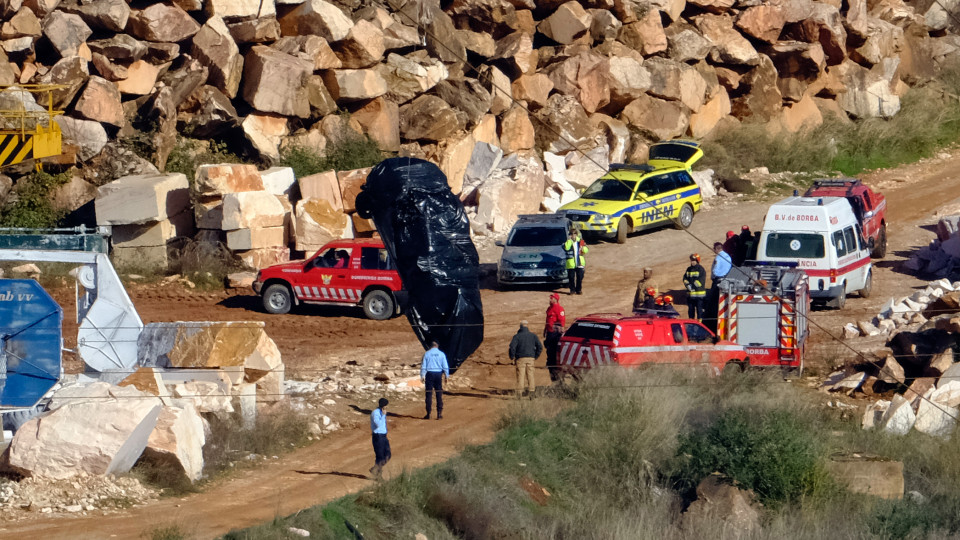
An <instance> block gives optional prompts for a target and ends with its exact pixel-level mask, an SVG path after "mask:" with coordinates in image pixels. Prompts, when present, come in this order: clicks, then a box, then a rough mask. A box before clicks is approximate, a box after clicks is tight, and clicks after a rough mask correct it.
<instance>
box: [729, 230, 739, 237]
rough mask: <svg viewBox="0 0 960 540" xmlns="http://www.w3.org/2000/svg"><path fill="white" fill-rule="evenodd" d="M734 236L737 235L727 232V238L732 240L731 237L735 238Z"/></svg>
mask: <svg viewBox="0 0 960 540" xmlns="http://www.w3.org/2000/svg"><path fill="white" fill-rule="evenodd" d="M736 235H737V233H735V232H733V231H727V238H733V237H734V236H736Z"/></svg>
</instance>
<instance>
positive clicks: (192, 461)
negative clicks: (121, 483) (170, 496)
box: [143, 404, 206, 482]
mask: <svg viewBox="0 0 960 540" xmlns="http://www.w3.org/2000/svg"><path fill="white" fill-rule="evenodd" d="M205 443H206V437H205V436H204V433H203V419H202V418H200V413H198V412H197V409H196V407H194V406H193V404H185V406H183V407H164V408H163V410H162V411H161V412H160V415H159V417H158V418H157V425H156V427H154V428H153V432H152V433H150V438H149V439H148V440H147V447H146V448H145V449H144V452H143V457H144V459H146V460H149V461H151V462H153V463H156V464H163V465H175V466H176V468H177V470H179V471H180V472H182V473H183V475H184V477H186V479H187V480H189V481H191V482H196V481H197V480H199V479H200V477H201V476H202V475H203V445H204V444H205Z"/></svg>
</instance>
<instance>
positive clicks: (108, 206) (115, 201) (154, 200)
mask: <svg viewBox="0 0 960 540" xmlns="http://www.w3.org/2000/svg"><path fill="white" fill-rule="evenodd" d="M189 206H190V192H189V189H188V183H187V177H186V176H185V175H183V174H182V173H169V174H145V175H132V176H124V177H123V178H118V179H117V180H114V181H113V182H110V183H109V184H104V185H102V186H100V187H99V188H98V189H97V198H96V200H95V202H94V207H95V211H96V214H97V224H98V225H139V224H145V223H151V222H156V221H161V220H164V219H167V218H169V217H172V216H176V215H177V214H179V213H181V212H183V211H184V210H186V209H187V208H188V207H189Z"/></svg>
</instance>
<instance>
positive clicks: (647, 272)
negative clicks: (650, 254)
mask: <svg viewBox="0 0 960 540" xmlns="http://www.w3.org/2000/svg"><path fill="white" fill-rule="evenodd" d="M651 279H653V268H650V267H649V266H648V267H646V268H644V269H643V277H642V278H640V281H638V282H637V292H635V293H633V312H634V313H636V312H638V311H640V310H642V309H643V299H644V297H645V296H646V294H645V293H646V290H647V287H648V286H650V280H651Z"/></svg>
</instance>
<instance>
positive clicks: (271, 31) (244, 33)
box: [227, 17, 280, 45]
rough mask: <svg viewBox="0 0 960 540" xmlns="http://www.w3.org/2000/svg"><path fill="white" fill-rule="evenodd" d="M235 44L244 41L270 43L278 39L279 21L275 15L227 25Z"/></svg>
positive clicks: (244, 42) (243, 42)
mask: <svg viewBox="0 0 960 540" xmlns="http://www.w3.org/2000/svg"><path fill="white" fill-rule="evenodd" d="M227 28H229V29H230V35H231V36H233V40H234V41H235V42H236V43H237V45H241V44H246V43H272V42H274V41H277V40H278V39H280V23H279V22H277V19H276V17H263V18H261V19H251V20H247V21H239V22H235V23H230V24H228V25H227Z"/></svg>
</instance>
